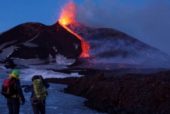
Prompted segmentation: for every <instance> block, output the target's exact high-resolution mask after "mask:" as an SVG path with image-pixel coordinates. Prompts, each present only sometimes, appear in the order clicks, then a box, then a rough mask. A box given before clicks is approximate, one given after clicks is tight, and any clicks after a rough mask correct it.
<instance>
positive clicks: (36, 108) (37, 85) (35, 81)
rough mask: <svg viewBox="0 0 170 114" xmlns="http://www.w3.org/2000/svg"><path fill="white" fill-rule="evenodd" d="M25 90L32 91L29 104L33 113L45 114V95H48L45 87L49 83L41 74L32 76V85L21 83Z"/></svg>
mask: <svg viewBox="0 0 170 114" xmlns="http://www.w3.org/2000/svg"><path fill="white" fill-rule="evenodd" d="M23 87H24V91H25V92H30V91H31V92H32V94H31V104H32V109H33V112H34V114H45V112H46V110H45V104H46V97H47V95H48V92H47V88H48V87H49V84H48V83H47V82H46V81H45V80H44V79H43V77H42V76H41V75H35V76H33V77H32V85H23Z"/></svg>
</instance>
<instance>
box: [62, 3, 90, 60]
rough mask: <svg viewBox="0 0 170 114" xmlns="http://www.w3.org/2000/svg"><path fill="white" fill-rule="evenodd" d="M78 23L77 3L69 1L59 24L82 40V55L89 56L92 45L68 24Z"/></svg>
mask: <svg viewBox="0 0 170 114" xmlns="http://www.w3.org/2000/svg"><path fill="white" fill-rule="evenodd" d="M75 23H76V5H75V4H74V3H73V2H69V3H68V4H66V5H65V6H64V8H63V9H62V11H61V15H60V18H59V24H60V25H61V26H63V27H64V28H65V29H66V30H67V31H69V32H70V33H72V34H73V35H75V36H76V37H77V38H78V39H80V40H81V48H82V53H81V55H80V57H83V58H87V57H90V54H89V49H90V46H89V44H88V43H87V42H86V41H85V40H84V39H83V38H82V37H81V36H80V35H78V34H77V33H75V32H74V31H72V30H71V29H70V28H69V27H68V25H72V24H75Z"/></svg>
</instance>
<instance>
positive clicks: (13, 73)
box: [10, 69, 20, 79]
mask: <svg viewBox="0 0 170 114" xmlns="http://www.w3.org/2000/svg"><path fill="white" fill-rule="evenodd" d="M19 75H20V72H19V70H18V69H14V70H12V71H11V73H10V77H13V78H17V79H18V78H19Z"/></svg>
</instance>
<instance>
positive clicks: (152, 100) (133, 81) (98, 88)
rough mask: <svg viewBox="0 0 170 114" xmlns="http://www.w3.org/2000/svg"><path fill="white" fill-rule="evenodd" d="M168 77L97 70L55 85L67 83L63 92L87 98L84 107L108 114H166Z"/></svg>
mask: <svg viewBox="0 0 170 114" xmlns="http://www.w3.org/2000/svg"><path fill="white" fill-rule="evenodd" d="M169 76H170V71H168V70H167V71H161V72H155V73H150V74H141V73H128V74H124V75H122V76H116V74H115V73H113V74H112V75H106V74H104V73H99V71H98V73H97V74H96V75H90V76H85V77H81V78H79V79H64V80H63V82H62V81H61V80H58V81H57V82H59V83H64V82H65V83H68V84H69V85H68V87H67V88H66V89H65V90H66V92H69V93H72V94H75V95H78V96H83V97H85V98H87V101H86V102H85V104H86V105H87V106H89V107H90V108H94V109H97V110H99V111H102V112H106V113H108V114H169V113H170V110H169V109H170V83H169V82H170V77H169ZM68 80H70V81H68ZM49 81H50V80H49ZM53 81H54V79H53Z"/></svg>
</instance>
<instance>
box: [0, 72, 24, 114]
mask: <svg viewBox="0 0 170 114" xmlns="http://www.w3.org/2000/svg"><path fill="white" fill-rule="evenodd" d="M19 75H20V72H19V70H17V69H14V70H12V72H11V73H10V74H9V77H8V79H5V80H4V82H3V84H2V90H1V94H2V95H4V96H5V98H6V99H7V105H8V110H9V114H19V109H20V105H23V104H24V103H25V98H24V95H23V92H22V89H21V86H20V80H19Z"/></svg>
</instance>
